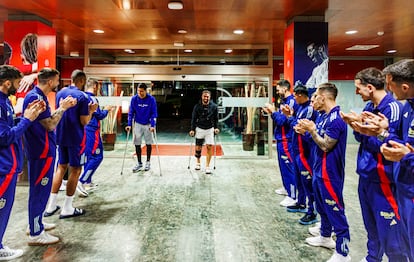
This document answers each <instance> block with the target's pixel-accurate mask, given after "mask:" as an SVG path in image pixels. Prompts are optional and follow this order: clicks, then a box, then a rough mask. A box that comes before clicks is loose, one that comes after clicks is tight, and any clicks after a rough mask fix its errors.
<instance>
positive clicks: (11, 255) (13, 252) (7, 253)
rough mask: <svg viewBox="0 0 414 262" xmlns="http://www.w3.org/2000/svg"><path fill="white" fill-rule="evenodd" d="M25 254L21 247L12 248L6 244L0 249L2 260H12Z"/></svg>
mask: <svg viewBox="0 0 414 262" xmlns="http://www.w3.org/2000/svg"><path fill="white" fill-rule="evenodd" d="M21 255H23V250H21V249H11V248H8V247H6V246H3V248H2V249H0V260H2V261H3V260H11V259H15V258H18V257H20V256H21Z"/></svg>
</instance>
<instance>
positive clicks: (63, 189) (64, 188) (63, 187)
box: [59, 180, 68, 191]
mask: <svg viewBox="0 0 414 262" xmlns="http://www.w3.org/2000/svg"><path fill="white" fill-rule="evenodd" d="M67 183H68V181H67V180H62V184H60V187H59V191H65V190H66V184H67Z"/></svg>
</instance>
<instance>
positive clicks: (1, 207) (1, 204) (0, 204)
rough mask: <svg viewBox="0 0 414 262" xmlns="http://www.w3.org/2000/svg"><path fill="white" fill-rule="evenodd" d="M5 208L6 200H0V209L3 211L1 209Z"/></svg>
mask: <svg viewBox="0 0 414 262" xmlns="http://www.w3.org/2000/svg"><path fill="white" fill-rule="evenodd" d="M5 206H6V199H5V198H0V209H3V207H5Z"/></svg>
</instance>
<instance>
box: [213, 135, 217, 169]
mask: <svg viewBox="0 0 414 262" xmlns="http://www.w3.org/2000/svg"><path fill="white" fill-rule="evenodd" d="M216 155H217V144H216V134H214V158H213V169H214V170H215V169H216Z"/></svg>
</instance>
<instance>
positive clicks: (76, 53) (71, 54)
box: [69, 51, 79, 57]
mask: <svg viewBox="0 0 414 262" xmlns="http://www.w3.org/2000/svg"><path fill="white" fill-rule="evenodd" d="M69 56H71V57H78V56H79V52H78V51H72V52H70V53H69Z"/></svg>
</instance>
